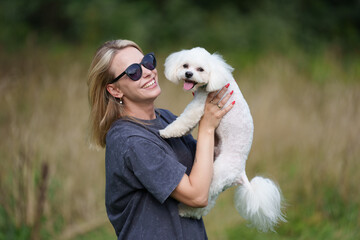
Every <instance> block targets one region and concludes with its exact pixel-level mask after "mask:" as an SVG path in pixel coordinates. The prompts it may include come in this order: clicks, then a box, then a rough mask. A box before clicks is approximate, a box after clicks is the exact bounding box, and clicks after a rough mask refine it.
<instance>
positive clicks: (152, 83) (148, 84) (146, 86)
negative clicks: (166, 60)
mask: <svg viewBox="0 0 360 240" xmlns="http://www.w3.org/2000/svg"><path fill="white" fill-rule="evenodd" d="M154 84H155V80H152V81H150V82H148V83H147V84H145V85H144V86H142V88H148V87H151V86H152V85H154Z"/></svg>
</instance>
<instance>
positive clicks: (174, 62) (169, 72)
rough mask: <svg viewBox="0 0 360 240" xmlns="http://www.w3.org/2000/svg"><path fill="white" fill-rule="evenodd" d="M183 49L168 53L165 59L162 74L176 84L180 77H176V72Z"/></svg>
mask: <svg viewBox="0 0 360 240" xmlns="http://www.w3.org/2000/svg"><path fill="white" fill-rule="evenodd" d="M182 55H183V51H180V52H176V53H172V54H170V55H169V56H168V57H167V58H166V60H165V64H164V66H165V70H164V74H165V77H166V78H167V79H169V80H170V81H171V82H173V83H176V84H178V83H179V81H180V79H178V78H177V76H176V72H177V70H178V68H179V67H181V66H179V65H180V62H181V59H182Z"/></svg>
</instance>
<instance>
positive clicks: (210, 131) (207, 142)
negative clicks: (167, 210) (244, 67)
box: [171, 87, 234, 207]
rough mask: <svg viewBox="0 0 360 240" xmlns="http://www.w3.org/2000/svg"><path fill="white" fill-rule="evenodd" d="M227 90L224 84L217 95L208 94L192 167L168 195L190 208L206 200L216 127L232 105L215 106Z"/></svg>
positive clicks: (200, 204) (228, 96)
mask: <svg viewBox="0 0 360 240" xmlns="http://www.w3.org/2000/svg"><path fill="white" fill-rule="evenodd" d="M226 91H227V87H223V88H222V89H221V91H220V92H219V93H218V94H217V95H216V93H215V92H213V93H210V94H209V95H208V98H207V100H206V103H205V111H204V115H203V117H202V118H201V120H200V123H199V133H198V141H197V146H196V154H195V160H194V164H193V167H192V170H191V172H190V175H189V176H188V175H186V174H184V176H183V178H182V179H181V181H180V183H179V185H178V186H177V187H176V188H175V190H174V191H173V192H172V194H171V196H172V197H173V198H175V199H177V200H178V201H180V202H182V203H184V204H186V205H188V206H191V207H205V206H206V205H207V203H208V195H209V188H210V184H211V179H212V174H213V163H214V138H215V129H216V128H217V126H218V125H219V123H220V120H221V119H222V117H223V116H224V115H225V114H226V113H227V112H228V111H230V109H231V108H232V107H233V104H229V105H228V106H227V107H226V108H222V109H220V108H219V107H218V106H217V103H218V102H219V101H220V99H221V98H222V96H224V94H225V93H226ZM215 95H216V96H215ZM230 95H231V94H230V93H229V94H227V95H226V96H225V97H224V98H223V99H222V100H221V101H220V102H219V105H220V106H224V105H225V104H226V102H227V101H228V100H229V98H230ZM233 103H234V102H233Z"/></svg>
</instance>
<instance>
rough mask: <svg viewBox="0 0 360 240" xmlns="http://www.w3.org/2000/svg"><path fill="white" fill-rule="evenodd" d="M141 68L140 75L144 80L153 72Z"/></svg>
mask: <svg viewBox="0 0 360 240" xmlns="http://www.w3.org/2000/svg"><path fill="white" fill-rule="evenodd" d="M141 68H142V75H143V77H144V78H146V77H148V76H149V75H151V74H152V71H153V70H150V69H147V68H146V67H144V66H141Z"/></svg>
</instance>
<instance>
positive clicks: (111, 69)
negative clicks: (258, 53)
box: [88, 40, 233, 239]
mask: <svg viewBox="0 0 360 240" xmlns="http://www.w3.org/2000/svg"><path fill="white" fill-rule="evenodd" d="M155 67H156V59H155V56H154V55H153V54H146V55H145V56H144V55H143V53H142V50H141V49H140V47H139V46H138V45H137V44H135V43H134V42H132V41H128V40H115V41H109V42H106V43H104V44H103V45H102V46H101V47H100V48H99V49H98V51H97V52H96V54H95V57H94V59H93V62H92V64H91V67H90V71H89V82H88V85H89V100H90V105H91V115H90V120H91V124H92V125H91V128H92V139H93V141H94V142H95V143H96V144H97V145H99V146H101V147H106V154H105V155H106V156H105V162H106V192H105V202H106V209H107V214H108V217H109V220H110V222H111V223H112V225H113V227H114V229H115V232H116V235H117V236H118V239H207V237H206V232H205V227H204V223H203V221H202V219H200V220H195V219H190V218H182V217H180V216H179V215H178V209H177V205H178V203H179V202H182V203H184V204H187V205H189V206H192V207H204V206H206V205H207V196H208V191H209V187H210V183H211V178H212V172H213V160H214V159H213V152H214V132H215V128H216V127H217V126H218V124H219V122H220V120H221V118H222V117H223V116H224V115H225V114H226V113H227V112H228V111H229V110H230V109H231V108H232V106H233V105H232V104H230V105H229V106H228V107H226V108H220V107H218V106H217V104H218V103H219V105H220V106H224V105H225V103H226V102H227V101H228V100H229V98H230V94H226V95H225V93H226V90H227V88H226V87H224V88H223V89H222V90H221V91H220V92H219V93H218V94H217V95H216V94H215V93H211V94H209V97H208V99H207V104H206V106H205V113H204V116H203V118H202V120H201V121H200V123H199V128H198V129H199V130H198V131H199V132H198V140H197V143H196V141H195V140H194V139H193V138H192V136H191V135H187V136H184V137H181V138H172V139H166V140H165V139H162V138H161V137H160V135H159V133H158V131H159V129H163V128H165V127H166V126H167V125H168V124H169V123H171V122H172V121H174V120H175V119H176V117H175V116H174V115H173V114H172V113H170V112H169V111H167V110H163V109H155V106H154V101H155V99H156V98H157V97H158V96H159V94H160V93H161V89H160V87H159V84H158V75H157V70H156V68H155ZM223 96H224V97H223ZM222 97H223V99H222V100H221V98H222Z"/></svg>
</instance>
